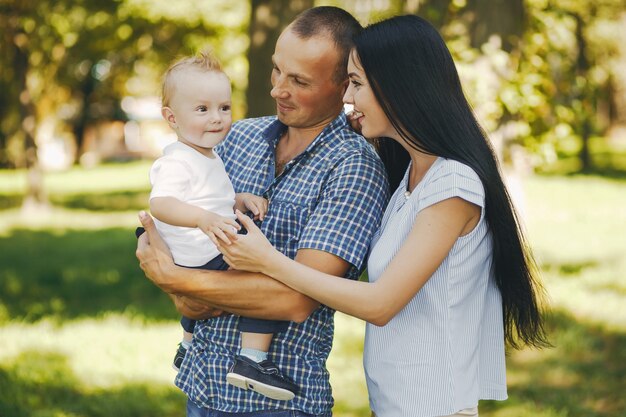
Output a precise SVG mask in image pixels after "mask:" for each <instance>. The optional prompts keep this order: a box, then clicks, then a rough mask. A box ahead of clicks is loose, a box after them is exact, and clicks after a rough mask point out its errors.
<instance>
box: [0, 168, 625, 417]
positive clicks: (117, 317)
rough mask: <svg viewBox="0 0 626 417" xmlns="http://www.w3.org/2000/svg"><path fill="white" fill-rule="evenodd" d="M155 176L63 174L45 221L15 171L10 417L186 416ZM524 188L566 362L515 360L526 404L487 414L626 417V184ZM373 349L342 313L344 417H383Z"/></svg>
mask: <svg viewBox="0 0 626 417" xmlns="http://www.w3.org/2000/svg"><path fill="white" fill-rule="evenodd" d="M147 169H148V164H147V163H134V164H128V165H110V166H105V167H103V168H98V169H94V170H90V171H81V170H78V169H76V170H72V171H69V172H65V173H55V174H52V175H50V176H49V178H48V179H47V182H46V184H47V185H48V187H49V188H48V191H49V193H50V195H51V198H52V201H53V204H54V207H53V208H52V210H50V211H49V212H48V213H39V214H37V215H28V214H26V215H25V214H23V213H21V212H20V211H19V210H18V209H17V208H16V204H19V202H20V201H21V198H22V197H21V196H22V193H23V190H24V188H23V184H22V185H20V184H21V183H20V181H22V179H20V178H22V176H23V174H22V173H16V172H0V207H12V208H10V209H5V210H2V211H0V416H2V417H22V416H24V417H26V416H28V417H30V416H35V417H61V416H63V417H69V416H71V417H99V416H111V415H115V416H118V417H143V416H157V415H158V416H165V417H169V416H172V417H174V416H180V415H183V410H184V404H185V398H184V396H183V395H182V394H181V393H180V392H179V391H178V390H177V389H176V388H175V387H174V386H173V384H172V381H173V378H174V373H173V371H172V370H171V368H170V361H171V356H172V354H173V352H174V348H175V345H176V343H177V341H178V338H179V337H180V329H179V326H178V324H177V319H178V314H177V313H176V311H175V310H174V308H173V307H172V305H171V303H170V302H169V300H168V298H167V297H166V296H165V295H164V294H162V293H161V292H160V291H159V290H157V289H156V288H155V287H154V286H153V285H152V284H151V283H150V282H148V280H146V279H145V277H143V274H142V273H141V270H140V269H139V268H138V266H137V263H136V260H135V258H134V253H133V252H134V251H133V248H134V245H135V238H134V235H133V228H134V227H135V225H136V224H137V221H136V210H137V209H140V208H143V207H144V206H145V204H144V203H145V200H144V198H145V199H147V186H148V184H147V179H146V173H147ZM524 189H525V205H524V213H525V219H526V220H525V222H526V224H527V229H528V236H529V238H530V240H531V242H532V244H533V247H534V248H535V251H536V256H537V259H538V260H539V261H540V264H541V269H542V272H543V279H544V284H545V287H546V289H547V291H548V295H549V300H550V306H551V310H552V311H551V314H550V315H549V317H548V328H549V332H550V338H551V341H552V343H553V344H554V346H555V347H554V348H552V349H546V350H542V351H535V350H523V351H520V352H510V355H509V358H508V367H507V368H508V381H509V397H510V398H509V400H507V401H505V402H482V403H481V405H480V408H481V416H487V417H523V416H533V417H535V416H536V417H614V416H622V415H626V397H625V396H624V395H623V392H624V378H625V376H626V309H624V308H623V307H622V305H623V304H624V301H626V257H625V256H624V253H625V252H624V250H625V249H626V238H625V236H626V233H625V232H626V210H624V208H623V201H624V197H623V196H624V195H626V182H625V181H620V180H618V179H613V180H610V179H602V178H598V177H582V176H574V177H538V178H530V179H528V180H527V181H525V187H524ZM11 196H13V197H11ZM11 198H13V199H14V200H11ZM7 201H14V203H11V204H8V203H6V202H7ZM2 202H5V203H6V204H4V205H2ZM363 335H364V324H363V322H361V321H359V320H357V319H354V318H350V317H347V316H345V315H342V314H337V316H336V337H335V343H334V346H333V352H332V354H331V357H330V359H329V363H328V366H329V369H330V371H331V382H332V385H333V391H334V396H335V400H336V405H335V409H334V413H335V415H336V416H338V417H365V416H369V408H368V402H367V391H366V388H365V384H364V375H363V370H362V365H361V353H362V349H363Z"/></svg>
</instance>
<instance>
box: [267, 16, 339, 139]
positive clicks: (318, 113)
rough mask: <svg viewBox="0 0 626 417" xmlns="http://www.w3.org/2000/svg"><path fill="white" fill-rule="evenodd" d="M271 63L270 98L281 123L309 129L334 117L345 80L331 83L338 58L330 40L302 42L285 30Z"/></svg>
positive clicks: (317, 39) (326, 38) (324, 38)
mask: <svg viewBox="0 0 626 417" xmlns="http://www.w3.org/2000/svg"><path fill="white" fill-rule="evenodd" d="M272 62H273V65H274V68H273V70H272V87H273V88H272V91H271V95H272V97H273V98H274V99H275V100H276V112H277V115H278V119H279V120H280V121H281V122H283V123H284V124H286V125H287V126H290V127H296V128H310V127H316V126H321V125H325V124H327V123H329V122H330V121H332V120H333V119H334V118H335V117H337V115H338V114H339V112H340V111H341V109H342V106H343V103H342V101H341V98H342V96H343V93H344V91H345V89H346V87H347V80H346V81H345V82H342V83H340V84H337V83H336V81H335V80H334V75H335V71H336V69H337V65H338V62H339V54H338V53H337V50H336V47H335V45H334V43H333V41H332V40H331V39H330V38H329V37H327V36H314V37H312V38H309V39H301V38H299V37H298V36H297V35H296V34H294V33H293V32H292V31H291V30H290V29H289V28H287V29H285V31H284V32H283V33H282V34H281V35H280V37H279V38H278V41H277V42H276V50H275V52H274V55H273V56H272Z"/></svg>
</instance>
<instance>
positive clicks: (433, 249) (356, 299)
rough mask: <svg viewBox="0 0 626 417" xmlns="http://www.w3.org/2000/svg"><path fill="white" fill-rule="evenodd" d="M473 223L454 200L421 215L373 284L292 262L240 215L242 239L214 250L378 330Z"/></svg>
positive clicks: (474, 212) (467, 206) (476, 211)
mask: <svg viewBox="0 0 626 417" xmlns="http://www.w3.org/2000/svg"><path fill="white" fill-rule="evenodd" d="M238 215H239V214H238ZM479 218H480V208H479V207H478V206H475V205H474V204H472V203H469V202H467V201H466V200H463V199H461V198H457V197H455V198H450V199H447V200H444V201H441V202H439V203H437V204H434V205H432V206H430V207H428V208H426V209H424V210H422V211H421V212H420V213H419V214H418V215H417V216H416V218H415V222H414V224H413V228H412V229H411V232H410V233H409V235H408V237H407V239H406V241H405V242H404V244H403V246H402V247H401V248H400V250H399V251H398V253H397V254H396V256H395V257H394V258H393V260H392V261H391V263H390V264H389V266H388V267H387V269H386V270H385V272H384V273H383V275H382V276H381V277H380V278H379V279H378V280H377V281H376V282H374V283H367V282H359V281H350V280H346V279H337V277H336V276H332V275H328V274H324V273H321V272H319V271H316V270H313V269H311V268H308V267H306V266H305V265H301V264H298V263H296V262H293V261H292V260H290V259H289V258H287V257H285V256H284V255H282V254H281V253H279V252H278V251H276V250H274V249H273V248H272V247H271V245H269V242H267V240H266V239H265V238H264V237H263V236H262V234H261V233H260V231H259V230H258V229H257V228H256V227H255V226H254V224H253V223H252V222H251V221H250V220H249V219H247V218H245V216H241V215H239V219H240V221H241V222H242V223H243V225H244V226H245V227H246V228H247V229H248V231H249V233H248V235H246V236H241V237H240V238H239V239H238V240H237V242H234V243H233V244H231V245H228V244H224V243H222V242H219V243H218V247H219V249H220V250H221V251H222V253H224V255H225V256H224V258H225V260H226V261H227V262H228V263H229V264H230V265H231V266H233V267H234V268H236V269H239V270H241V269H244V270H254V271H258V272H263V273H264V274H266V275H269V276H271V277H273V278H275V279H277V280H279V281H281V282H283V283H284V284H286V285H288V286H289V287H291V288H293V289H294V290H296V291H298V292H301V293H303V294H306V295H308V296H310V297H311V298H313V299H315V300H317V301H319V302H320V303H322V304H325V305H327V306H329V307H331V308H334V309H336V310H339V311H342V312H344V313H346V314H350V315H351V316H354V317H358V318H361V319H363V320H366V321H368V322H370V323H373V324H376V325H378V326H383V325H385V324H386V323H387V322H389V320H391V319H392V318H393V317H394V316H395V315H396V314H397V313H398V312H399V311H400V310H401V309H402V308H404V306H406V304H407V303H408V302H409V301H410V300H411V299H412V298H413V297H414V296H415V294H416V293H417V292H418V291H419V290H420V289H421V288H422V286H424V284H425V283H426V282H427V281H428V279H429V278H430V277H431V275H432V274H433V273H434V272H435V271H436V270H437V268H438V267H439V265H441V263H442V262H443V260H444V259H445V258H446V256H447V255H448V253H449V252H450V249H451V248H452V246H453V245H454V243H455V242H456V240H457V238H458V237H459V236H462V235H464V234H467V233H469V232H470V231H471V230H472V229H473V228H474V227H475V226H476V224H478V220H479ZM261 238H262V240H261ZM263 241H265V242H263Z"/></svg>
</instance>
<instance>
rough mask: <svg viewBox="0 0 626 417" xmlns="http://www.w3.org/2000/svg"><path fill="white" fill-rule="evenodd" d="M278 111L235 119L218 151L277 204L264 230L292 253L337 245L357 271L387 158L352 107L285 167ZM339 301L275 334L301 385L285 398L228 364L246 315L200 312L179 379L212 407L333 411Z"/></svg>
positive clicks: (378, 208) (234, 177)
mask: <svg viewBox="0 0 626 417" xmlns="http://www.w3.org/2000/svg"><path fill="white" fill-rule="evenodd" d="M285 129H286V126H285V125H283V124H282V123H281V122H280V121H278V120H277V118H276V117H263V118H257V119H246V120H242V121H240V122H238V123H235V124H234V125H233V128H232V129H231V132H230V133H229V135H228V136H227V138H226V139H225V140H224V142H223V143H222V144H221V145H220V147H219V148H218V152H219V154H220V156H221V157H222V159H223V160H224V164H225V166H226V171H227V172H228V174H229V176H230V179H231V181H232V183H233V186H234V188H235V191H236V192H238V193H240V192H248V193H253V194H256V195H262V196H264V197H265V198H267V199H268V200H269V209H268V212H267V214H266V217H265V219H264V220H263V223H262V224H261V230H262V231H263V233H264V234H265V236H267V238H268V239H269V240H270V242H272V244H273V245H274V246H275V247H276V248H277V249H278V250H280V251H281V252H283V253H284V254H285V255H287V256H289V257H290V258H294V257H295V256H296V252H297V251H298V249H304V248H307V249H317V250H321V251H325V252H329V253H332V254H334V255H336V256H338V257H340V258H342V259H344V260H346V261H347V262H349V263H350V265H351V267H350V270H349V272H348V274H347V277H348V278H352V279H354V278H357V277H358V275H359V272H360V269H361V267H362V265H363V261H364V259H365V256H366V254H367V252H368V247H369V243H370V240H371V238H372V236H373V234H374V232H375V231H376V229H377V228H378V225H379V224H380V220H381V217H382V213H383V209H384V207H385V205H386V203H387V199H388V189H387V180H386V176H385V173H384V169H383V165H382V162H381V161H380V159H379V158H378V156H377V155H376V153H375V151H374V149H373V147H372V146H371V145H369V144H368V143H367V142H365V140H364V139H363V138H362V137H361V136H359V135H357V134H356V133H354V131H352V130H351V129H350V127H349V126H348V124H347V121H346V118H345V115H344V114H343V113H342V114H341V115H340V116H338V117H337V118H336V119H335V120H334V121H333V122H332V123H331V124H330V125H328V126H327V127H326V128H325V129H324V131H322V133H321V134H320V135H318V137H317V138H315V140H314V141H313V142H312V143H311V144H310V145H309V146H308V147H307V149H306V150H305V151H304V152H303V153H302V154H300V155H299V156H297V157H296V158H294V159H293V160H292V161H290V162H289V163H287V164H286V165H285V168H284V170H283V172H282V174H280V175H279V176H278V177H276V176H275V165H274V164H275V149H276V144H277V143H278V140H279V138H280V136H281V134H282V133H283V132H284V131H285ZM333 314H334V310H332V309H330V308H328V307H326V306H320V307H319V308H318V309H317V310H315V311H314V312H313V314H311V316H310V317H309V318H308V319H307V320H305V321H304V322H303V323H301V324H298V323H293V322H292V323H290V325H289V328H288V330H287V331H285V332H281V333H279V334H276V335H274V339H273V341H272V344H271V348H270V352H269V356H270V358H271V359H272V360H273V361H274V363H276V365H278V367H279V368H280V369H281V370H282V371H283V373H285V374H286V375H288V376H290V377H291V378H293V380H294V381H295V382H296V384H298V385H299V386H300V388H301V391H300V393H299V394H298V395H297V396H296V397H295V398H294V399H293V400H291V401H289V402H285V401H277V400H272V399H270V398H267V397H265V396H263V395H260V394H257V393H255V392H253V391H250V390H248V391H246V390H242V389H240V388H236V387H233V386H231V385H229V384H227V383H226V373H227V372H228V369H229V368H230V366H231V365H232V362H233V357H234V356H235V355H236V354H237V353H238V350H239V347H240V337H239V331H238V330H237V321H238V316H234V315H227V316H221V317H216V318H213V319H209V320H202V321H198V323H197V324H196V327H195V330H194V339H193V346H192V348H191V349H190V350H189V352H187V355H186V357H185V360H184V362H183V364H182V367H181V370H180V372H179V373H178V376H177V378H176V385H178V387H180V388H181V389H182V390H183V391H184V392H185V393H186V394H187V395H188V397H189V398H190V399H191V400H192V401H194V402H195V403H196V404H198V405H199V406H202V407H206V408H211V409H214V410H220V411H225V412H231V413H243V412H252V411H259V410H271V409H293V410H300V411H303V412H305V413H308V414H314V415H319V416H330V415H331V408H332V406H333V398H332V394H331V388H330V383H329V375H328V371H327V370H326V359H327V358H328V355H329V354H330V350H331V347H332V341H333V331H334V322H333Z"/></svg>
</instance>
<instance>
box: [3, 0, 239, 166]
mask: <svg viewBox="0 0 626 417" xmlns="http://www.w3.org/2000/svg"><path fill="white" fill-rule="evenodd" d="M215 3H216V2H210V3H209V2H204V3H202V4H201V5H200V4H198V3H197V2H191V1H177V2H176V4H175V5H173V4H172V3H171V2H167V1H164V0H159V1H149V2H146V1H139V0H124V1H117V0H103V1H97V2H93V1H82V0H62V1H37V2H35V1H30V0H29V1H23V2H22V1H21V2H17V1H9V2H5V3H3V4H2V5H0V11H2V13H1V14H0V22H1V23H2V26H3V27H4V28H5V39H3V42H2V50H3V51H4V52H6V53H3V54H2V57H1V58H0V64H2V67H3V68H4V69H5V70H3V72H2V75H1V76H0V88H1V89H2V91H4V92H6V93H7V94H6V95H3V97H2V98H0V103H2V106H1V108H2V111H1V112H0V152H3V153H2V154H0V163H7V162H13V164H15V161H19V160H20V159H21V158H22V155H21V154H20V152H23V150H22V149H21V147H20V146H19V145H18V144H14V145H13V146H11V140H14V141H19V140H22V139H21V136H20V135H19V132H20V129H21V125H20V123H21V122H22V120H21V119H23V118H24V117H25V115H24V113H23V112H24V109H23V108H20V105H19V103H20V97H21V98H24V97H26V96H25V94H26V95H27V96H28V97H29V98H30V100H31V101H32V102H33V104H34V107H35V109H34V114H33V115H32V116H33V117H34V118H35V120H34V123H35V124H36V126H37V129H38V130H39V135H42V134H43V135H44V136H47V137H48V138H49V137H50V136H56V137H63V136H67V135H73V136H75V139H76V141H77V142H78V145H79V147H80V144H81V142H82V134H83V131H84V129H85V127H86V126H87V125H88V124H90V123H94V122H95V121H97V120H113V119H120V118H123V117H124V114H123V112H122V111H121V109H120V103H121V99H122V98H123V97H125V96H127V95H137V96H143V95H150V96H153V95H158V94H159V80H160V74H161V72H162V71H163V70H164V67H165V66H166V65H167V64H168V63H169V62H171V61H172V60H173V59H174V58H176V57H178V56H181V55H186V54H190V53H193V52H195V51H196V50H198V49H204V48H207V47H211V48H212V49H214V50H216V52H217V53H218V55H219V56H220V57H221V58H222V60H223V61H224V64H225V65H224V66H225V68H226V70H227V72H229V73H230V74H231V75H232V77H233V81H234V85H235V90H236V91H235V94H236V95H241V94H242V90H243V86H244V85H245V54H244V53H245V48H246V39H245V34H244V24H245V16H246V14H245V10H246V6H247V4H246V3H245V2H243V1H238V2H218V4H215ZM216 12H217V13H219V14H216ZM19 56H26V57H27V62H26V63H25V65H23V64H20V61H19V60H17V59H16V57H19ZM23 76H24V77H25V83H24V84H21V83H20V82H19V80H20V79H21V78H22V77H23ZM240 102H241V101H240ZM236 110H237V112H238V113H241V108H240V107H239V108H237V109H236ZM42 129H43V130H45V132H43V133H42ZM40 137H41V136H40ZM4 152H9V153H8V154H5V153H4ZM18 165H19V164H18Z"/></svg>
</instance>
